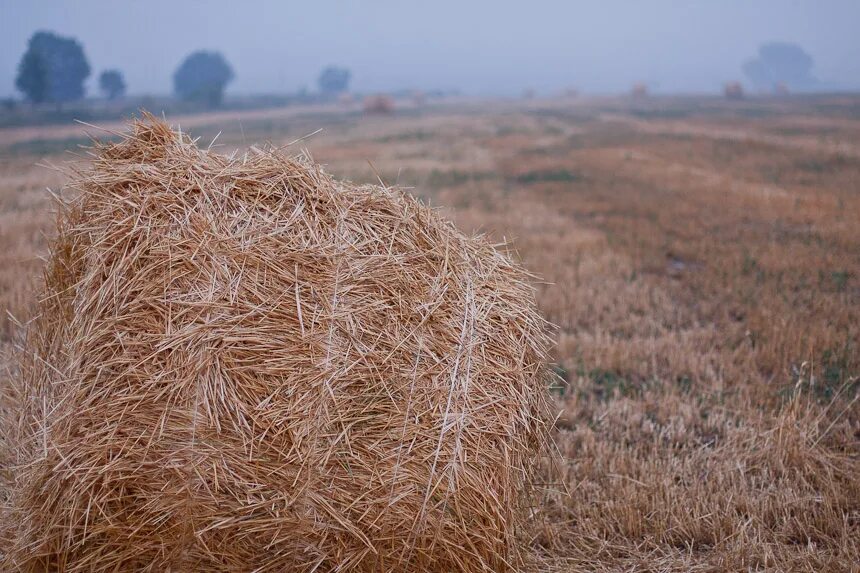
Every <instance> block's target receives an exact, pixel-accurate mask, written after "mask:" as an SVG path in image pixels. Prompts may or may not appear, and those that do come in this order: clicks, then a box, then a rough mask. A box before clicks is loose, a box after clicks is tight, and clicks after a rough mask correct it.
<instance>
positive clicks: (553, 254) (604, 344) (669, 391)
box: [0, 98, 860, 572]
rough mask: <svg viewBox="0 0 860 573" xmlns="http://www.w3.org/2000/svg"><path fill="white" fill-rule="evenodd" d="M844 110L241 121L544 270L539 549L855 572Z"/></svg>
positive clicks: (561, 554) (851, 281)
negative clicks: (556, 377)
mask: <svg viewBox="0 0 860 573" xmlns="http://www.w3.org/2000/svg"><path fill="white" fill-rule="evenodd" d="M857 109H858V100H857V99H856V98H822V99H792V98H785V99H781V100H779V101H770V102H760V101H756V100H753V99H750V100H745V101H743V102H725V101H717V100H679V101H665V100H660V99H659V98H651V99H648V100H642V101H638V102H635V103H631V102H624V101H601V102H593V101H589V100H585V99H579V100H575V101H567V102H557V103H556V102H551V103H546V102H540V101H530V102H520V103H518V104H516V105H511V106H499V105H481V106H478V107H473V108H469V109H465V108H464V109H449V110H446V109H443V110H426V111H425V112H422V113H421V114H418V115H413V116H410V117H394V118H368V119H363V120H360V121H359V120H355V121H352V120H350V121H346V122H344V121H341V120H334V119H332V120H331V121H330V122H328V120H326V119H324V118H316V119H315V120H314V122H310V121H308V122H302V121H292V120H291V121H289V122H287V123H282V124H281V123H278V124H272V123H268V124H263V123H258V124H255V125H251V124H249V123H245V124H244V134H245V135H244V137H245V138H247V140H251V141H253V140H256V139H260V138H261V137H260V136H259V134H264V135H262V137H264V138H271V139H273V140H274V141H275V142H276V143H287V142H289V141H292V140H294V139H296V138H298V137H301V136H302V135H304V134H305V133H310V132H312V131H314V130H315V129H316V128H317V127H319V124H320V123H326V124H327V125H329V127H328V128H327V130H326V131H325V132H324V133H323V135H321V136H316V137H314V138H311V139H310V140H307V141H304V142H303V143H302V145H307V146H308V147H309V148H310V150H311V151H312V152H313V154H314V156H315V158H316V159H317V160H320V161H322V162H324V163H327V164H329V166H330V169H331V170H333V171H334V172H335V173H337V174H339V175H343V176H347V177H349V178H352V179H355V180H366V181H374V180H376V177H377V175H379V176H381V177H382V178H383V179H384V180H386V181H387V182H392V183H393V182H395V181H396V182H398V183H400V184H402V185H406V186H414V187H415V189H414V192H415V193H417V194H420V195H421V196H423V197H425V198H426V199H428V200H430V201H431V202H432V203H433V204H437V205H443V206H445V207H446V208H450V209H451V213H452V215H453V217H454V218H455V219H456V221H457V222H458V223H459V225H460V227H462V228H467V229H468V228H476V229H478V228H479V229H481V230H484V231H487V232H489V233H490V234H491V235H493V236H495V237H497V238H498V239H500V240H501V239H502V238H505V239H510V240H512V242H513V245H514V247H515V248H516V249H517V251H518V253H519V255H520V257H521V258H522V259H523V261H524V262H525V264H526V266H527V267H528V268H529V269H530V270H532V271H533V272H535V273H537V274H538V275H541V276H543V277H544V278H545V279H546V284H541V285H538V286H539V292H538V303H539V305H540V308H541V310H542V312H543V314H544V316H546V317H547V318H548V319H549V320H551V321H552V322H554V323H555V324H557V325H558V326H559V329H558V332H557V339H556V344H555V347H554V350H553V354H554V357H555V360H556V361H557V363H558V369H559V371H560V372H561V373H562V374H564V376H565V377H566V379H567V382H566V383H565V384H563V385H561V387H559V388H556V389H553V390H552V392H553V393H554V394H555V395H556V397H557V404H558V411H559V413H560V417H559V420H558V424H557V428H556V430H555V440H556V443H557V445H558V447H559V449H560V450H561V451H562V453H563V454H564V457H565V460H566V463H565V464H564V465H563V467H562V468H560V469H557V470H549V469H548V470H547V472H548V474H549V475H548V476H547V478H548V479H547V482H548V483H552V484H558V483H559V482H564V483H565V485H566V492H565V489H564V488H561V487H559V486H558V485H553V486H549V487H547V490H546V492H545V499H544V500H543V503H541V505H540V506H539V507H538V508H537V512H538V513H537V515H538V516H539V518H540V522H541V524H542V525H541V530H540V531H539V533H538V534H537V535H536V536H535V538H534V539H533V540H532V544H533V546H534V547H535V548H536V549H537V550H539V551H541V552H542V553H543V554H544V556H545V559H544V563H543V565H542V568H543V569H548V568H555V569H558V570H563V571H632V570H636V571H678V572H681V571H739V570H740V571H747V570H751V571H857V570H858V567H857V563H858V562H860V478H858V476H860V408H858V402H857V401H856V400H857V395H858V394H857V392H858V384H857V381H858V375H860V351H858V350H859V349H860V234H858V233H857V225H856V220H857V214H858V213H860V195H858V193H857V189H858V188H860V155H858V153H857V150H858V149H860V116H858V114H857ZM327 122H328V123H327ZM199 129H200V130H201V131H200V132H201V133H204V134H206V135H209V136H214V135H215V133H217V131H218V129H212V128H206V127H205V126H204V125H203V124H202V123H201V124H199ZM255 133H256V134H258V135H255ZM0 140H2V137H0ZM219 141H222V142H224V145H225V146H227V147H228V148H229V147H232V146H239V147H241V146H242V145H243V144H244V142H245V141H246V139H243V137H242V136H241V135H240V133H239V132H238V130H236V131H235V132H234V131H232V130H231V131H230V132H229V133H225V134H223V135H222V137H221V138H220V139H219ZM367 160H370V161H371V162H372V163H373V168H370V167H368V164H367ZM26 161H30V162H32V161H34V159H33V158H32V157H30V158H26V157H21V156H18V157H15V158H11V159H6V160H4V163H3V166H2V182H3V188H2V192H0V198H2V200H3V201H4V206H6V205H13V204H14V205H15V208H16V209H20V210H21V212H22V213H25V214H29V215H28V216H29V219H26V218H25V219H22V222H21V223H16V224H17V225H18V228H19V232H20V233H23V234H24V236H26V237H31V239H27V240H19V239H17V237H18V233H17V232H16V234H15V235H14V237H13V239H14V240H12V242H4V245H10V247H9V248H8V249H4V250H3V251H0V256H6V257H11V256H14V257H15V259H14V260H15V261H16V266H14V267H9V266H7V267H6V268H9V269H14V270H6V269H4V270H5V271H6V273H7V274H6V275H3V277H4V278H2V279H0V280H3V281H5V282H4V283H3V287H2V288H4V289H5V290H2V291H0V299H2V300H5V301H9V302H11V306H12V307H13V309H14V312H15V313H16V314H18V315H21V316H26V314H27V313H26V306H25V301H27V300H31V298H32V296H31V295H30V289H28V288H27V287H26V286H25V285H26V284H27V282H26V278H25V274H26V273H27V272H32V270H34V269H36V268H38V263H34V262H32V255H33V253H35V252H44V251H43V244H42V243H41V242H40V240H38V237H39V231H40V230H42V229H46V228H49V226H50V225H49V223H50V219H49V218H48V217H47V216H45V215H43V214H42V213H43V212H42V211H41V210H40V205H39V204H37V203H32V204H29V205H28V206H27V207H26V208H24V207H21V206H20V201H18V199H17V198H18V197H21V196H22V194H26V196H27V197H36V196H37V195H36V194H35V192H34V191H32V190H33V189H35V188H38V187H41V186H42V185H44V184H45V183H43V182H41V181H37V180H35V179H34V180H33V182H32V183H23V182H24V181H25V179H23V177H24V176H23V175H21V177H22V179H20V181H22V183H20V184H16V185H14V186H13V185H10V184H8V183H7V181H9V180H10V178H11V177H13V176H19V175H18V174H27V176H29V174H30V173H32V174H34V175H32V177H40V178H43V179H45V178H50V175H44V174H43V172H42V171H39V170H35V169H30V168H29V167H27V166H25V162H26ZM37 174H38V175H37ZM20 185H23V188H21V187H20ZM9 197H15V198H16V199H14V200H13V199H10V198H9ZM7 209H8V208H7ZM0 216H4V217H7V218H6V219H4V221H7V220H13V217H14V216H13V215H10V214H7V213H4V214H2V215H0ZM9 237H10V235H9V234H7V233H5V229H4V232H3V240H4V241H10V238H9ZM14 241H18V242H17V243H16V242H14ZM15 245H18V246H15ZM15 249H17V250H15ZM13 252H17V253H18V254H17V255H11V253H13ZM21 257H30V258H28V259H27V260H25V261H22V262H21V263H20V264H18V263H17V261H19V260H21ZM6 260H7V261H9V260H10V259H6ZM7 328H8V327H7Z"/></svg>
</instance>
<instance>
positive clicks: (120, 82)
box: [99, 70, 125, 99]
mask: <svg viewBox="0 0 860 573" xmlns="http://www.w3.org/2000/svg"><path fill="white" fill-rule="evenodd" d="M99 88H100V89H101V90H102V93H104V94H105V97H106V98H108V99H117V98H121V97H122V96H124V95H125V78H123V77H122V72H121V71H119V70H105V71H103V72H102V73H101V75H100V76H99Z"/></svg>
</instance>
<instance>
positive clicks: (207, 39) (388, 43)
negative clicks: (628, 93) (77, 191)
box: [0, 0, 860, 96]
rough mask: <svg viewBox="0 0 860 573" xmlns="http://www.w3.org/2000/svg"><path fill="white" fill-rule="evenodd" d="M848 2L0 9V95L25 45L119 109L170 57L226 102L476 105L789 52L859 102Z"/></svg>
mask: <svg viewBox="0 0 860 573" xmlns="http://www.w3.org/2000/svg"><path fill="white" fill-rule="evenodd" d="M858 22H860V2H857V1H856V0H828V1H826V2H822V1H820V0H800V1H793V0H674V1H670V0H628V1H619V0H592V1H590V2H584V1H573V0H568V1H565V0H555V1H550V0H530V1H518V2H513V1H505V0H433V1H430V2H427V1H418V0H415V1H408V0H401V1H395V0H364V1H359V0H341V1H335V0H318V1H314V0H311V1H307V0H303V1H301V2H290V1H277V0H258V1H239V0H229V1H224V0H212V1H202V0H201V1H192V0H169V1H165V0H147V1H145V2H132V1H130V0H129V1H116V0H75V1H72V0H68V1H60V0H54V1H48V0H0V96H9V95H13V94H14V95H20V94H18V93H17V92H16V91H15V88H14V78H15V73H16V68H17V65H18V61H19V60H20V58H21V55H22V53H23V52H24V49H25V47H26V43H27V39H28V38H29V37H30V35H31V34H32V33H33V32H34V31H37V30H51V31H55V32H57V33H59V34H61V35H71V36H74V37H76V38H78V39H79V40H80V41H81V42H82V44H83V46H84V50H85V53H86V55H87V57H88V59H89V61H90V65H91V66H92V68H93V73H92V75H91V77H90V79H89V80H88V88H89V89H88V93H89V94H93V93H95V91H96V90H95V87H96V81H95V78H96V77H97V76H98V74H99V73H100V72H101V71H102V70H103V69H105V68H114V67H115V68H119V69H121V70H122V71H123V72H124V73H125V76H126V82H127V84H128V87H129V92H130V93H133V94H141V93H153V94H164V93H169V92H170V91H171V89H172V79H171V78H172V74H173V71H174V70H175V69H176V67H177V65H178V64H179V63H180V61H181V60H182V58H183V57H184V56H185V55H187V54H188V53H189V52H191V51H193V50H197V49H217V50H220V51H222V52H223V53H224V55H225V56H226V58H227V60H228V61H229V62H230V63H231V64H232V66H233V68H234V70H235V72H236V79H235V81H234V82H233V83H232V84H231V85H230V87H229V89H228V91H229V92H231V93H234V94H246V93H261V92H265V93H282V92H292V91H295V90H297V89H299V88H301V87H303V86H306V87H307V88H308V89H311V90H313V89H315V87H316V86H315V84H316V78H317V75H318V74H319V71H320V69H321V68H322V67H323V66H325V65H327V64H339V65H344V66H347V67H349V68H350V69H351V70H352V71H353V84H352V86H353V89H354V90H356V91H372V90H390V89H399V88H419V89H435V88H441V89H460V90H462V91H463V92H464V93H468V94H474V95H491V94H502V95H504V94H519V93H521V92H522V90H523V89H524V88H527V87H529V88H534V89H536V90H537V91H538V93H551V92H552V91H557V90H561V89H564V88H566V87H569V86H575V87H578V88H579V89H581V90H583V91H586V92H592V93H607V92H615V91H621V90H627V89H628V88H629V86H630V84H631V83H632V82H634V81H640V80H641V81H645V82H647V83H648V84H649V85H650V86H651V88H652V89H653V90H654V91H661V92H712V91H715V90H718V89H720V86H722V84H723V82H725V81H727V80H731V79H739V80H743V81H746V78H744V77H743V75H742V73H741V70H740V66H741V64H742V63H743V62H744V61H745V60H746V59H748V58H750V57H752V56H753V55H754V54H755V52H756V50H757V48H758V46H759V44H761V43H763V42H767V41H772V40H782V41H792V42H797V43H799V44H800V45H802V46H803V47H804V48H805V49H806V51H807V52H809V53H810V54H811V55H812V56H813V58H814V59H815V69H814V74H815V75H816V76H817V77H818V78H819V79H820V80H822V82H823V86H824V87H825V88H828V89H834V88H841V89H858V88H860V57H858V56H860V34H858V33H857V23H858Z"/></svg>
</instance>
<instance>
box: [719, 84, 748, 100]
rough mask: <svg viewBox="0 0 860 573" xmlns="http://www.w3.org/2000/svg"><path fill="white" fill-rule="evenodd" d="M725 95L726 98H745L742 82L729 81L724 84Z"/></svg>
mask: <svg viewBox="0 0 860 573" xmlns="http://www.w3.org/2000/svg"><path fill="white" fill-rule="evenodd" d="M723 95H724V96H725V98H726V99H732V100H738V99H744V87H743V86H742V85H741V83H740V82H728V83H726V85H725V86H723Z"/></svg>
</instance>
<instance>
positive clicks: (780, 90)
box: [773, 82, 791, 96]
mask: <svg viewBox="0 0 860 573" xmlns="http://www.w3.org/2000/svg"><path fill="white" fill-rule="evenodd" d="M773 93H774V94H776V95H778V96H787V95H790V94H791V90H790V89H789V88H788V84H786V83H785V82H776V83H775V84H774V85H773Z"/></svg>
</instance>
